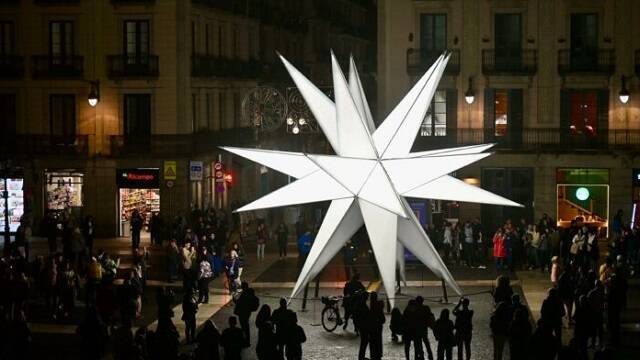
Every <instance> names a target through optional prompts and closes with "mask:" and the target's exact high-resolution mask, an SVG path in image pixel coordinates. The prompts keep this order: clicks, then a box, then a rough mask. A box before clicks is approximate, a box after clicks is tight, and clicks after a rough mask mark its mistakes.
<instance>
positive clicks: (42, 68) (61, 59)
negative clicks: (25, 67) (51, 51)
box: [31, 55, 84, 78]
mask: <svg viewBox="0 0 640 360" xmlns="http://www.w3.org/2000/svg"><path fill="white" fill-rule="evenodd" d="M31 59H32V61H33V72H32V75H33V77H34V78H76V77H82V73H83V70H84V58H83V57H82V56H75V55H69V56H49V55H37V56H33V57H32V58H31Z"/></svg>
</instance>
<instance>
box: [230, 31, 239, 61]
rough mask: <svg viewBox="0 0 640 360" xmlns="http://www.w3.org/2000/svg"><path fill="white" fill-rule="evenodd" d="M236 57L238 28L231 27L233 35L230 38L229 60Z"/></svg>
mask: <svg viewBox="0 0 640 360" xmlns="http://www.w3.org/2000/svg"><path fill="white" fill-rule="evenodd" d="M236 57H238V27H237V26H234V27H233V33H232V38H231V58H236Z"/></svg>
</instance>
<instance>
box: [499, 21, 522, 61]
mask: <svg viewBox="0 0 640 360" xmlns="http://www.w3.org/2000/svg"><path fill="white" fill-rule="evenodd" d="M494 21H495V23H494V39H495V66H496V67H497V68H498V69H512V68H515V69H517V68H518V67H519V65H520V64H521V62H522V20H521V16H520V14H496V15H495V18H494Z"/></svg>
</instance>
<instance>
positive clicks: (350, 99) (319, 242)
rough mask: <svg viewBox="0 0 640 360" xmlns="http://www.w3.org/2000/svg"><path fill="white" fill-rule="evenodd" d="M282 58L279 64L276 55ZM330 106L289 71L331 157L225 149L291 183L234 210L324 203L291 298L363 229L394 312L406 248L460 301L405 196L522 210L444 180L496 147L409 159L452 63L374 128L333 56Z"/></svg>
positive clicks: (354, 81) (356, 83) (355, 81)
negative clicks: (291, 179)
mask: <svg viewBox="0 0 640 360" xmlns="http://www.w3.org/2000/svg"><path fill="white" fill-rule="evenodd" d="M281 58H282V56H281ZM331 59H332V69H333V82H334V94H335V103H333V102H332V101H331V100H330V99H328V98H327V97H326V96H325V95H324V94H323V93H322V92H321V91H320V90H319V89H318V88H317V87H315V86H314V85H313V84H312V83H311V82H310V81H309V80H308V79H307V78H306V77H305V76H304V75H302V74H301V73H300V72H299V71H298V70H297V69H295V67H293V65H291V64H290V63H289V62H287V61H286V60H285V59H284V58H282V61H283V63H284V64H285V67H286V68H287V70H288V71H289V74H290V75H291V77H292V78H293V80H294V82H295V83H296V85H297V86H298V88H299V90H300V93H301V94H302V96H303V97H304V98H305V100H306V102H307V104H308V105H309V109H310V110H311V112H312V113H313V115H314V117H315V118H316V120H317V121H318V124H319V125H320V127H321V128H322V130H323V132H324V133H325V136H326V137H327V140H328V142H329V143H330V144H331V145H332V147H333V149H334V151H335V152H336V155H320V154H304V153H298V152H285V151H271V150H261V149H241V148H232V147H225V148H224V149H225V150H227V151H229V152H232V153H234V154H236V155H239V156H242V157H245V158H247V159H250V160H252V161H255V162H257V163H260V164H262V165H264V166H267V167H270V168H272V169H274V170H277V171H279V172H282V173H284V174H287V175H289V176H292V177H294V178H297V180H296V181H294V182H293V183H290V184H288V185H286V186H284V187H282V188H280V189H278V190H276V191H274V192H272V193H270V194H267V195H265V196H263V197H262V198H260V199H258V200H256V201H254V202H252V203H250V204H248V205H245V206H243V207H242V208H240V209H238V210H237V211H250V210H258V209H265V208H272V207H278V206H289V205H299V204H305V203H311V202H317V201H327V200H330V201H331V204H330V206H329V208H328V210H327V213H326V214H325V217H324V219H323V222H322V225H321V226H320V229H319V231H318V234H317V235H316V238H315V240H314V243H313V245H312V248H311V251H310V253H309V255H308V257H307V260H306V262H305V264H304V266H303V268H302V270H301V272H300V275H299V277H298V281H297V282H296V284H295V286H294V289H293V291H292V294H291V296H292V297H294V296H295V295H296V294H298V293H299V291H300V290H301V289H302V287H303V286H304V285H305V284H306V283H308V282H309V281H310V280H312V279H313V278H314V277H315V276H317V275H318V273H319V272H320V271H321V270H322V268H324V266H325V265H327V263H328V262H329V261H331V259H332V258H333V257H334V256H335V255H336V254H337V253H338V251H340V249H341V248H342V247H343V246H344V243H345V242H346V240H347V239H349V238H350V237H351V236H353V234H354V233H355V232H356V231H357V230H358V229H359V228H360V227H361V226H362V225H364V226H365V227H366V229H367V233H368V234H369V239H370V241H371V247H372V250H373V253H374V256H375V259H376V262H377V266H378V268H379V270H380V276H381V277H382V283H383V286H384V289H385V291H386V294H387V296H388V298H389V300H390V302H391V304H392V305H393V303H394V299H393V297H394V290H395V277H396V264H397V265H398V266H399V268H400V270H401V276H403V277H404V273H403V272H402V271H403V270H404V247H406V248H407V249H409V251H411V252H412V253H413V254H414V255H416V257H417V258H418V259H420V261H422V262H423V263H424V264H425V265H427V267H429V269H431V271H433V272H434V273H435V274H436V275H437V276H438V277H440V278H441V279H443V280H444V281H445V282H446V283H447V284H448V285H449V286H450V287H452V288H453V289H454V291H456V292H457V293H458V294H460V293H461V290H460V288H459V287H458V285H457V284H456V282H455V280H454V279H453V276H451V273H450V272H449V270H448V269H447V267H446V266H445V264H444V262H443V261H442V259H441V258H440V256H439V254H438V252H437V251H436V250H435V248H434V247H433V244H432V243H431V241H430V239H429V237H428V236H427V234H426V233H425V232H424V230H423V228H422V225H421V224H420V222H419V221H418V219H417V218H416V217H415V215H414V213H413V211H412V209H411V206H410V205H409V203H408V202H407V200H406V199H405V198H404V197H412V198H424V199H441V200H455V201H468V202H479V203H488V204H495V205H507V206H520V205H519V204H517V203H514V202H512V201H510V200H508V199H505V198H503V197H500V196H498V195H495V194H492V193H490V192H487V191H485V190H482V189H480V188H477V187H475V186H471V185H468V184H466V183H464V182H462V181H460V180H457V179H455V178H453V177H451V176H449V175H447V174H449V173H451V172H454V171H456V170H457V169H460V168H462V167H464V166H467V165H469V164H471V163H473V162H476V161H479V160H481V159H483V158H485V157H487V156H489V155H490V154H488V153H484V151H485V150H487V149H488V148H490V147H491V146H493V144H482V145H473V146H465V147H458V148H450V149H439V150H430V151H423V152H418V153H410V150H411V147H412V145H413V141H414V139H415V136H416V134H417V132H418V130H419V127H420V124H421V123H422V119H424V116H425V114H426V111H427V108H428V105H429V104H430V103H431V99H432V97H433V95H434V93H435V90H436V88H437V85H438V82H439V81H440V78H441V77H442V73H443V72H444V68H445V67H446V64H447V61H448V56H447V55H442V56H440V58H438V60H436V62H435V63H434V64H433V65H432V66H431V68H430V69H429V70H428V71H427V72H426V73H425V75H424V76H423V77H422V78H421V79H420V80H419V81H418V82H417V83H416V84H415V85H414V87H413V88H412V89H411V90H410V91H409V93H408V94H407V96H406V97H405V98H404V99H402V100H401V101H400V103H398V105H397V106H396V107H395V108H394V109H393V111H392V112H391V113H390V114H389V116H388V117H387V119H386V120H385V121H384V122H383V123H382V124H381V125H380V127H379V128H378V129H375V126H374V123H373V120H372V119H371V112H370V111H369V109H368V103H367V100H366V97H365V94H364V91H362V84H361V83H360V78H359V76H358V74H357V72H356V70H355V69H356V68H355V63H354V62H353V59H351V62H350V66H349V69H350V73H349V83H347V81H346V78H345V76H344V74H343V73H342V70H341V69H340V66H339V65H338V62H337V60H336V59H335V56H334V55H333V54H331Z"/></svg>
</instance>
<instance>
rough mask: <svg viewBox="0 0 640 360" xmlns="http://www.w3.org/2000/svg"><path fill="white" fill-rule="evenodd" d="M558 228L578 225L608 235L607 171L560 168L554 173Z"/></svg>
mask: <svg viewBox="0 0 640 360" xmlns="http://www.w3.org/2000/svg"><path fill="white" fill-rule="evenodd" d="M556 191H557V219H558V220H557V225H558V226H559V227H563V228H567V227H570V226H571V224H572V222H573V223H575V224H576V225H578V226H581V225H585V226H587V227H589V228H595V229H598V230H600V231H601V232H602V233H603V234H606V233H607V229H608V221H609V170H608V169H591V168H589V169H586V168H560V169H557V172H556Z"/></svg>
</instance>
